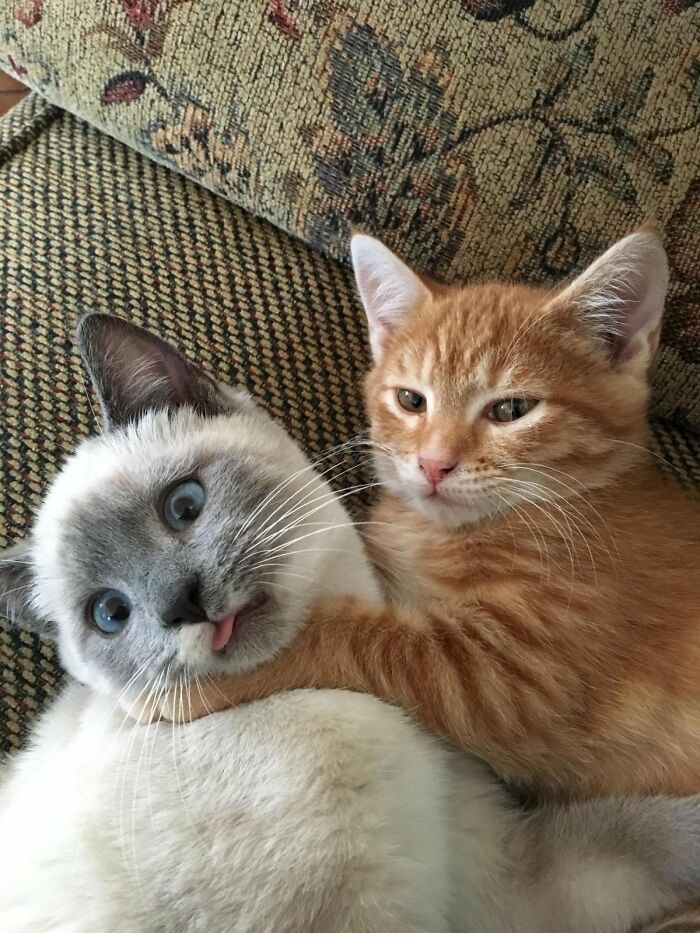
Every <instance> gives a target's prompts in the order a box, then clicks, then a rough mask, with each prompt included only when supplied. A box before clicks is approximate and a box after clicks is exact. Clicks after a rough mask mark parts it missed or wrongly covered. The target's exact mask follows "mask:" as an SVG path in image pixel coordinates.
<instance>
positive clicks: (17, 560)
mask: <svg viewBox="0 0 700 933" xmlns="http://www.w3.org/2000/svg"><path fill="white" fill-rule="evenodd" d="M33 591H34V577H33V575H32V560H31V551H30V548H29V545H28V544H26V543H22V544H16V545H15V546H14V547H11V548H7V549H6V550H4V551H0V616H2V617H3V618H5V619H9V620H10V622H12V624H13V625H16V626H17V627H18V628H23V629H26V630H27V631H29V632H37V633H38V634H39V635H43V636H44V638H48V639H50V640H52V641H53V640H54V639H55V637H56V631H55V626H54V624H53V622H49V621H48V620H47V619H44V618H42V616H40V615H39V613H38V612H37V611H36V607H35V605H34V600H33Z"/></svg>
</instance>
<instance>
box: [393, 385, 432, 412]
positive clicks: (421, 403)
mask: <svg viewBox="0 0 700 933" xmlns="http://www.w3.org/2000/svg"><path fill="white" fill-rule="evenodd" d="M396 401H397V402H398V403H399V405H400V406H401V407H402V408H403V409H404V411H409V412H411V414H412V415H420V414H422V412H424V411H425V409H426V407H427V406H426V402H425V396H424V395H421V394H420V392H414V391H413V389H399V390H398V392H397V393H396Z"/></svg>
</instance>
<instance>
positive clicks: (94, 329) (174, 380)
mask: <svg viewBox="0 0 700 933" xmlns="http://www.w3.org/2000/svg"><path fill="white" fill-rule="evenodd" d="M77 339H78V349H79V350H80V355H81V356H82V358H83V362H84V363H85V367H86V368H87V371H88V373H89V374H90V378H91V379H92V382H93V385H94V386H95V389H96V391H97V395H98V397H99V399H100V404H101V406H102V415H103V419H104V422H105V427H106V429H107V430H111V429H112V428H115V427H122V426H124V425H126V424H128V423H130V422H132V421H136V420H137V419H138V418H139V417H140V416H141V415H143V414H144V413H145V412H147V411H151V410H154V409H156V410H158V409H164V408H179V407H181V406H184V405H188V406H190V407H192V408H194V409H195V410H196V411H198V412H199V413H200V414H203V415H214V414H220V413H221V412H222V411H225V410H226V408H227V406H226V404H225V402H224V400H223V398H222V396H221V395H220V393H219V390H218V387H217V385H216V383H215V382H214V381H213V380H212V379H210V378H209V377H208V376H206V375H205V374H204V373H202V372H200V370H199V369H197V367H196V366H193V365H192V364H191V363H189V362H188V361H187V360H186V359H185V357H184V356H182V354H181V353H179V352H178V351H177V350H176V349H175V348H174V347H171V346H170V344H168V343H166V342H165V341H164V340H161V339H160V337H156V336H155V335H154V334H150V333H149V332H148V331H146V330H143V328H141V327H137V326H136V325H135V324H130V323H129V322H128V321H123V320H121V318H116V317H112V316H111V315H109V314H88V315H86V316H85V317H84V318H83V319H82V320H81V321H80V323H79V324H78V334H77Z"/></svg>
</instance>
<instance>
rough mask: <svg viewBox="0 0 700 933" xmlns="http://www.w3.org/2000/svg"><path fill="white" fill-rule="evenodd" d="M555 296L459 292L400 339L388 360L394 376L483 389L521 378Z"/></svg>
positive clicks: (504, 290)
mask: <svg viewBox="0 0 700 933" xmlns="http://www.w3.org/2000/svg"><path fill="white" fill-rule="evenodd" d="M550 297H551V295H550V293H548V292H546V291H545V290H541V289H534V288H528V287H524V286H517V285H512V286H504V285H481V286H474V287H467V288H462V289H455V290H453V291H451V292H449V293H448V294H447V295H445V296H444V297H442V298H440V299H438V300H437V301H436V302H434V303H433V304H432V305H431V306H430V307H429V308H428V309H426V310H425V311H424V312H422V313H421V314H420V315H419V316H418V317H417V319H414V321H413V322H412V326H411V325H409V327H408V328H407V329H406V330H405V331H404V333H403V334H401V337H400V339H399V341H398V344H397V346H396V349H395V352H394V353H393V354H391V355H390V357H389V358H388V360H387V365H388V367H389V368H390V369H391V370H392V373H393V374H394V375H396V376H397V377H399V376H402V375H403V376H413V377H414V378H415V379H417V380H418V381H419V382H420V383H422V384H423V385H429V384H432V383H434V382H435V380H436V379H438V380H447V381H450V382H457V383H458V384H459V387H461V388H462V389H464V388H469V387H473V388H479V387H484V386H493V385H496V384H500V383H504V382H505V383H507V382H508V381H509V380H512V379H514V378H517V377H518V376H519V375H522V373H521V372H520V371H521V370H522V368H523V367H524V366H527V364H528V362H529V358H530V356H531V353H532V350H533V348H534V349H535V350H536V349H537V348H536V346H534V345H535V344H536V339H533V338H536V337H537V335H539V334H541V331H542V328H541V327H538V325H539V324H541V323H542V322H543V321H544V320H545V319H546V317H547V310H546V309H547V303H548V299H549V298H550Z"/></svg>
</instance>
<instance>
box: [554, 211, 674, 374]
mask: <svg viewBox="0 0 700 933" xmlns="http://www.w3.org/2000/svg"><path fill="white" fill-rule="evenodd" d="M667 288H668V262H667V260H666V253H665V252H664V248H663V246H662V245H661V241H660V240H659V238H658V236H657V235H656V233H655V232H654V231H653V230H652V229H650V228H646V227H642V228H641V229H640V230H638V231H637V232H636V233H632V234H630V235H629V236H626V237H625V238H624V239H623V240H620V241H619V242H618V243H616V244H615V245H614V246H612V247H611V248H610V249H609V250H608V251H607V252H606V253H603V255H602V256H601V257H600V258H599V259H596V261H595V262H594V263H593V264H592V265H591V266H589V267H588V269H586V271H585V272H583V273H582V274H581V275H580V276H579V277H578V278H577V279H575V280H574V281H573V282H572V283H571V285H569V286H568V287H567V288H566V289H565V290H564V291H563V292H561V294H559V295H558V296H557V298H556V299H555V300H554V304H555V305H560V304H562V305H564V306H566V307H571V306H572V305H573V306H574V308H575V310H576V315H577V317H578V319H579V320H580V321H581V322H582V323H583V324H584V325H585V326H587V327H588V328H589V330H590V332H591V333H592V334H593V335H594V336H595V337H597V338H598V339H599V340H601V341H602V342H603V343H604V345H605V347H606V349H607V352H608V353H609V355H610V358H611V360H612V361H613V363H614V364H615V366H616V367H618V368H620V369H623V368H626V367H627V366H629V365H632V364H634V363H636V362H638V361H640V360H641V361H644V362H648V361H649V359H650V358H651V356H652V354H653V352H654V350H655V349H656V346H657V343H658V339H659V331H660V329H661V318H662V316H663V310H664V299H665V297H666V289H667Z"/></svg>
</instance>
